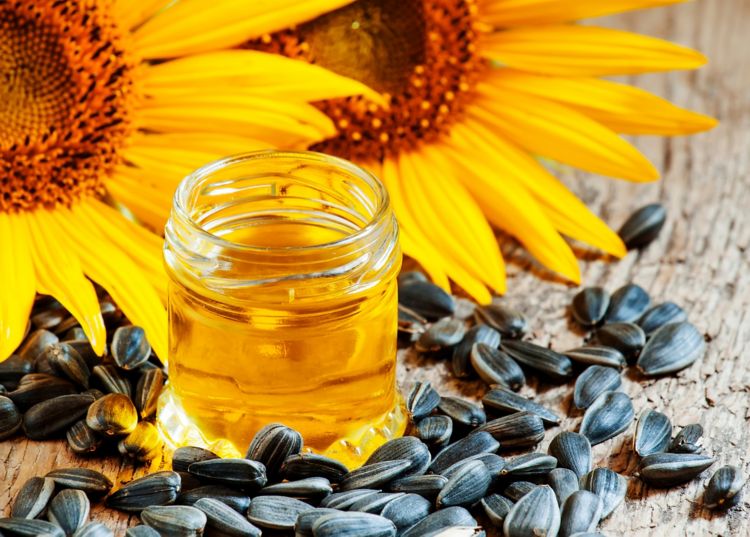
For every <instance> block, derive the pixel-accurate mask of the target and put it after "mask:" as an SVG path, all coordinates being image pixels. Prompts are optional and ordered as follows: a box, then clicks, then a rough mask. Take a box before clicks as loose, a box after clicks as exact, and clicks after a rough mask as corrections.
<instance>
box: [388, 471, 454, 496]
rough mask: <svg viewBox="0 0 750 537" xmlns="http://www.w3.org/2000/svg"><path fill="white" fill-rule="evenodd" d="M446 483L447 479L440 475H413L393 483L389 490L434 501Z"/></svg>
mask: <svg viewBox="0 0 750 537" xmlns="http://www.w3.org/2000/svg"><path fill="white" fill-rule="evenodd" d="M447 482H448V478H447V477H445V476H442V475H437V474H428V475H415V476H411V477H404V478H402V479H397V480H396V481H393V482H392V483H391V485H390V490H391V491H392V492H406V493H413V494H418V495H420V496H422V497H423V498H426V499H427V500H434V499H435V498H437V495H438V494H439V493H440V491H441V490H442V489H443V487H444V486H445V484H446V483H447Z"/></svg>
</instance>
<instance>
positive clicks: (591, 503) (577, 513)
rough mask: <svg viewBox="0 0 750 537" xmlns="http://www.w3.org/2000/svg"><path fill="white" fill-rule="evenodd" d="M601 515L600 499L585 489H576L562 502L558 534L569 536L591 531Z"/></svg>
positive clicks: (561, 536)
mask: <svg viewBox="0 0 750 537" xmlns="http://www.w3.org/2000/svg"><path fill="white" fill-rule="evenodd" d="M601 516H602V501H601V499H600V498H599V497H598V496H597V495H596V494H594V493H593V492H589V491H587V490H579V491H576V492H574V493H573V494H571V495H570V496H569V497H568V499H567V500H565V503H564V504H563V508H562V514H561V516H560V533H558V535H559V537H571V535H574V534H576V533H584V532H592V531H594V530H595V529H596V526H597V524H599V520H600V519H601Z"/></svg>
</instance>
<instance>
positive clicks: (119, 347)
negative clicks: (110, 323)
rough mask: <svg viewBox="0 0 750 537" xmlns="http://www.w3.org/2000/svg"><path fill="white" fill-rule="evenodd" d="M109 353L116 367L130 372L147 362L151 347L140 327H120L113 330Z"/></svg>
mask: <svg viewBox="0 0 750 537" xmlns="http://www.w3.org/2000/svg"><path fill="white" fill-rule="evenodd" d="M110 351H111V352H112V358H114V360H115V363H116V364H117V366H118V367H120V368H121V369H125V370H131V369H135V368H137V367H138V366H139V365H141V364H142V363H144V362H145V361H146V360H148V357H149V356H150V355H151V345H149V343H148V340H147V339H146V332H145V331H144V330H143V328H141V327H140V326H121V327H120V328H118V329H117V330H115V335H114V336H113V337H112V345H111V347H110Z"/></svg>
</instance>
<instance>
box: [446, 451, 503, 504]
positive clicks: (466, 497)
mask: <svg viewBox="0 0 750 537" xmlns="http://www.w3.org/2000/svg"><path fill="white" fill-rule="evenodd" d="M491 482H492V476H491V475H490V472H489V470H488V469H487V466H485V464H484V463H483V462H482V461H471V462H469V463H467V464H464V465H463V466H462V467H461V468H460V469H459V470H458V471H457V472H456V473H455V474H454V475H453V476H452V477H450V478H449V479H448V482H447V483H446V484H445V486H444V487H443V489H442V490H441V491H440V494H438V497H437V507H438V509H442V508H444V507H451V506H454V505H458V506H464V507H467V506H471V505H473V504H475V503H476V502H478V501H479V500H481V499H482V498H484V496H485V494H487V490H488V489H489V487H490V483H491Z"/></svg>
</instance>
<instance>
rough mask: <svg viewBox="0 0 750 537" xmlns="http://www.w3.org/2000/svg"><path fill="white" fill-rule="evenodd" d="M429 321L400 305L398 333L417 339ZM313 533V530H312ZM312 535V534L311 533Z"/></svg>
mask: <svg viewBox="0 0 750 537" xmlns="http://www.w3.org/2000/svg"><path fill="white" fill-rule="evenodd" d="M427 325H428V321H427V319H425V318H424V317H422V316H421V315H419V314H418V313H417V312H416V311H413V310H410V309H409V308H407V307H406V306H404V305H403V304H399V305H398V332H399V335H400V334H407V335H408V336H409V337H410V338H415V337H417V336H418V335H419V334H422V333H423V332H424V331H425V330H427ZM310 531H311V532H312V530H310ZM311 535H312V533H311Z"/></svg>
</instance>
